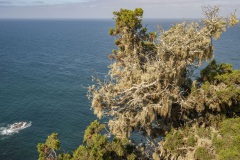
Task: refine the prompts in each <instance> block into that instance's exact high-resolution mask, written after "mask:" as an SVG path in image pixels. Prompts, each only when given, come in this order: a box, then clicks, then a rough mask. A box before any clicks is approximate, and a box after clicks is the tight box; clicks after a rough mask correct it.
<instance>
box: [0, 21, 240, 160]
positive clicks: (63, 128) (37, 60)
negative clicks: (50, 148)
mask: <svg viewBox="0 0 240 160" xmlns="http://www.w3.org/2000/svg"><path fill="white" fill-rule="evenodd" d="M176 21H178V20H146V21H144V25H147V27H148V28H150V30H153V31H154V30H156V25H162V26H163V28H165V29H167V28H168V27H170V26H171V24H174V23H175V22H176ZM110 27H114V22H113V21H111V20H0V159H1V160H2V159H3V160H32V159H37V157H38V153H37V149H36V145H37V143H39V142H44V141H45V139H46V137H47V136H48V135H50V134H51V133H52V132H58V133H59V138H60V140H61V149H62V150H63V151H65V152H71V151H72V150H73V149H75V148H77V147H78V146H79V144H81V143H82V140H83V139H82V138H83V134H84V130H85V129H86V127H87V126H88V125H89V124H90V122H92V121H93V120H95V119H96V116H94V115H93V112H92V111H91V110H90V101H89V100H88V99H87V97H86V93H87V89H86V87H87V86H88V85H91V84H92V75H95V74H98V75H99V76H100V77H104V76H105V75H107V72H108V68H107V66H108V65H109V64H110V63H111V62H110V61H109V60H108V58H107V57H108V55H109V53H111V50H112V49H114V48H115V47H114V43H113V41H114V39H113V38H112V37H110V36H108V29H109V28H110ZM214 44H215V58H216V59H217V61H218V62H229V63H232V64H233V65H234V68H235V69H240V63H239V62H240V52H239V51H240V25H238V26H237V27H235V28H232V29H229V30H228V31H227V32H226V33H224V34H223V36H222V37H221V39H220V40H219V41H217V42H214ZM20 121H24V122H28V124H29V126H28V127H26V128H25V129H23V130H19V131H16V132H13V133H8V132H6V129H8V128H9V126H10V125H11V124H13V123H15V122H20ZM4 130H5V132H4Z"/></svg>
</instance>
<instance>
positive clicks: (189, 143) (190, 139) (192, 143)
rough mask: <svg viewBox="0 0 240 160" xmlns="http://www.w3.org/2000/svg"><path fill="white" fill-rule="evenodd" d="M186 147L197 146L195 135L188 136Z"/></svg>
mask: <svg viewBox="0 0 240 160" xmlns="http://www.w3.org/2000/svg"><path fill="white" fill-rule="evenodd" d="M186 145H187V146H190V147H194V146H195V145H196V138H195V135H194V134H191V135H189V136H188V138H187V143H186Z"/></svg>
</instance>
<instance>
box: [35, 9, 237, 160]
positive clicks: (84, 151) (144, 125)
mask: <svg viewBox="0 0 240 160" xmlns="http://www.w3.org/2000/svg"><path fill="white" fill-rule="evenodd" d="M203 13H204V15H205V18H204V19H202V20H201V21H199V22H182V23H177V24H175V25H173V26H172V27H171V28H170V29H169V30H166V31H165V30H163V29H162V28H161V27H158V30H157V31H156V32H147V28H145V27H143V26H142V17H143V10H142V9H140V8H137V9H135V10H133V11H132V10H127V9H121V10H120V11H117V12H114V13H113V14H114V20H115V28H112V29H110V30H109V34H110V35H111V36H114V37H115V45H116V47H117V49H116V50H113V51H112V53H111V54H110V55H109V59H111V60H112V63H111V65H110V66H109V78H108V79H105V80H104V81H102V80H100V79H98V78H93V80H94V81H95V84H94V85H91V86H89V87H88V93H87V96H88V98H89V99H90V100H91V102H92V103H91V108H92V109H93V111H94V113H95V114H96V115H97V117H98V118H103V117H108V119H109V121H108V125H107V126H104V125H103V124H100V123H99V122H98V121H94V122H93V123H92V124H91V125H90V126H89V127H88V128H87V130H86V131H85V135H84V144H83V145H80V146H79V147H78V148H77V149H76V150H75V151H73V152H72V153H69V154H66V153H61V151H58V150H59V149H60V143H59V140H58V137H57V134H56V133H54V134H52V135H50V136H49V137H48V139H47V140H46V142H45V143H39V144H38V152H39V160H45V159H47V160H50V159H54V160H57V159H59V160H70V159H73V160H86V159H89V160H107V159H109V160H110V159H115V160H116V159H119V160H120V159H128V160H136V159H155V160H160V159H164V160H165V159H171V160H180V159H191V160H192V159H196V160H203V159H204V160H207V159H240V154H239V153H240V147H239V146H240V136H239V135H240V118H239V117H240V71H239V70H234V69H233V67H232V65H231V64H228V63H222V64H218V63H217V62H216V61H215V60H213V57H214V45H213V41H214V40H218V39H219V38H220V37H221V35H222V33H223V32H225V31H226V29H227V28H229V27H233V26H235V25H237V23H238V22H239V21H238V20H237V18H236V15H235V14H234V13H233V14H231V15H230V16H229V17H228V18H225V17H222V16H220V15H219V7H218V6H216V7H210V6H209V7H203ZM226 54H227V53H226ZM203 63H209V64H208V66H207V67H206V68H204V69H203V70H202V71H201V73H200V76H199V77H198V78H194V76H193V73H194V71H195V70H196V69H198V68H199V67H201V65H202V64H203ZM106 127H107V128H108V130H109V131H110V132H111V134H113V135H114V136H115V138H114V139H113V140H110V139H108V138H107V136H106V134H104V128H106ZM133 133H138V134H139V136H142V139H143V140H142V141H141V142H137V141H134V137H132V136H131V135H132V134H133ZM140 143H141V144H140Z"/></svg>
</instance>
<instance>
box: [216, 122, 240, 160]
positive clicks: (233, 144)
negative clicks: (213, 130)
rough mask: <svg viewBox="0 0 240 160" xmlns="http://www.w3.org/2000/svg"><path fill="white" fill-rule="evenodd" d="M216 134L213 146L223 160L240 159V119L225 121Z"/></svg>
mask: <svg viewBox="0 0 240 160" xmlns="http://www.w3.org/2000/svg"><path fill="white" fill-rule="evenodd" d="M219 134H220V135H219V136H217V135H216V134H215V136H214V138H213V146H214V147H215V150H216V151H217V153H218V158H219V159H221V160H228V159H234V160H237V159H240V118H231V119H227V120H225V121H223V122H222V123H221V127H220V130H219Z"/></svg>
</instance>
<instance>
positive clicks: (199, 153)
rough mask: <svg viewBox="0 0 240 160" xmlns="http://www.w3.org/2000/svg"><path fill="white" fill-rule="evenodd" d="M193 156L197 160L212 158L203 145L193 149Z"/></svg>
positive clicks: (210, 159)
mask: <svg viewBox="0 0 240 160" xmlns="http://www.w3.org/2000/svg"><path fill="white" fill-rule="evenodd" d="M194 157H195V158H196V159H197V160H212V159H213V156H212V155H211V154H210V153H209V152H208V150H207V149H206V148H204V147H198V148H197V149H196V151H195V154H194Z"/></svg>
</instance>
